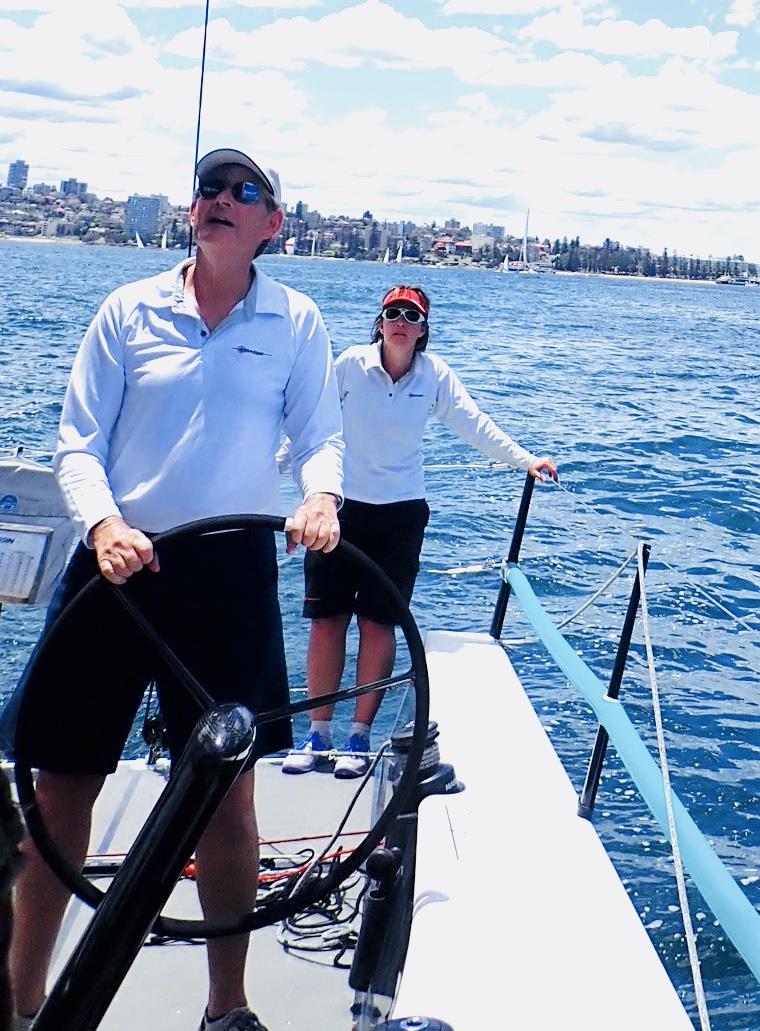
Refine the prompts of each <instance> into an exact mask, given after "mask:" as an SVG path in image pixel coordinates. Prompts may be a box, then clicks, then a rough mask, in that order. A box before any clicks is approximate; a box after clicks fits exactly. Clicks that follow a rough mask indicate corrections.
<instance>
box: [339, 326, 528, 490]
mask: <svg viewBox="0 0 760 1031" xmlns="http://www.w3.org/2000/svg"><path fill="white" fill-rule="evenodd" d="M335 371H336V374H337V377H338V391H339V393H340V402H341V407H342V408H343V436H344V439H345V442H346V451H345V454H344V457H343V484H344V493H345V496H346V497H347V498H353V500H355V501H366V502H369V503H370V504H374V505H381V504H387V503H389V502H392V501H409V500H412V499H414V498H424V497H425V477H424V474H423V471H422V438H423V434H424V432H425V425H426V423H427V421H428V419H429V418H430V416H431V415H435V416H436V418H438V419H439V420H440V421H441V422H442V423H443V424H444V426H447V427H448V428H449V429H450V430H452V432H454V433H456V434H457V435H458V436H459V437H461V438H462V440H464V441H466V442H467V443H468V444H471V445H472V446H473V447H475V448H477V449H478V450H479V451H482V452H483V453H484V454H485V455H488V457H489V458H492V459H494V460H495V461H497V462H506V463H507V464H509V465H511V466H513V467H514V468H516V469H527V468H528V466H529V465H531V464H532V463H533V462H535V461H536V456H535V455H533V454H531V453H530V452H529V451H526V450H525V448H523V447H520V445H519V444H517V443H515V441H514V440H512V439H511V437H508V436H507V434H506V433H504V432H502V430H500V429H499V427H498V426H497V425H496V423H495V422H494V421H493V419H490V418H489V417H488V416H487V415H486V414H485V413H484V412H481V410H480V409H479V408H478V406H477V404H476V403H475V402H474V401H473V399H472V398H471V397H470V395H469V394H468V393H467V391H466V390H465V388H464V387H463V386H462V383H461V382H460V380H459V379H458V377H457V376H456V374H455V373H454V372H453V371H452V370H451V369H450V368H449V366H448V365H447V364H446V362H445V361H443V359H442V358H439V357H438V356H437V355H434V354H428V353H427V352H426V351H418V352H417V354H415V356H414V361H413V362H412V367H411V368H410V370H409V371H408V372H407V373H406V374H405V375H404V376H402V377H401V379H400V380H398V381H397V382H396V383H394V382H393V380H392V378H391V377H390V376H389V375H388V373H387V372H386V371H385V369H384V368H383V365H382V360H381V351H380V343H375V344H364V345H357V346H355V347H349V348H347V349H346V350H345V351H343V352H342V354H340V355H339V356H338V358H337V359H336V362H335Z"/></svg>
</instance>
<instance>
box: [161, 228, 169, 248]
mask: <svg viewBox="0 0 760 1031" xmlns="http://www.w3.org/2000/svg"><path fill="white" fill-rule="evenodd" d="M167 249H168V245H167V232H166V230H165V229H164V231H163V233H162V234H161V250H162V251H165V250H167Z"/></svg>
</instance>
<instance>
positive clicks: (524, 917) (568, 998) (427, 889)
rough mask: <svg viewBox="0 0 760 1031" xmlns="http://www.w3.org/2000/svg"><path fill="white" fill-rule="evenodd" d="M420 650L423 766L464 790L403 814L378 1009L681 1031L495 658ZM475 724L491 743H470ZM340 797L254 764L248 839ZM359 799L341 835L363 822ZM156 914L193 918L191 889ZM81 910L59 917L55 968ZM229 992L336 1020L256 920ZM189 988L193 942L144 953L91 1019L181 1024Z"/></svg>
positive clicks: (294, 828) (120, 792)
mask: <svg viewBox="0 0 760 1031" xmlns="http://www.w3.org/2000/svg"><path fill="white" fill-rule="evenodd" d="M426 652H427V658H428V665H429V669H430V680H431V717H432V718H433V719H435V720H436V721H437V722H438V724H439V729H440V738H439V744H440V750H441V757H442V760H443V761H445V762H451V763H453V765H454V766H455V769H456V773H457V775H458V777H459V779H460V780H461V781H462V782H463V783H464V785H465V790H464V791H463V792H461V793H459V794H454V795H450V794H447V795H443V796H442V795H436V796H432V797H430V798H427V799H426V800H425V801H424V802H423V803H422V806H421V808H420V828H419V830H420V833H419V842H418V854H417V868H416V884H415V905H414V912H415V916H414V920H413V925H412V934H411V940H410V946H409V952H408V957H407V963H406V967H405V971H404V976H403V979H402V983H401V987H400V991H399V995H398V999H397V1004H396V1006H395V1008H394V1016H395V1017H397V1018H401V1017H408V1016H411V1015H414V1014H425V1015H427V1016H430V1017H434V1018H437V1019H439V1020H442V1021H446V1022H447V1023H448V1024H449V1025H451V1026H452V1027H453V1028H454V1029H455V1031H481V1029H482V1028H485V1027H496V1028H504V1029H505V1031H506V1029H512V1028H514V1029H518V1028H519V1029H520V1031H547V1029H549V1028H552V1029H554V1028H564V1029H568V1031H575V1029H578V1031H580V1029H582V1031H609V1028H610V1027H614V1028H615V1031H645V1029H647V1028H649V1027H651V1028H653V1029H656V1031H693V1025H692V1023H691V1021H690V1020H689V1018H688V1016H687V1014H686V1012H685V1010H684V1009H683V1006H682V1005H681V1002H680V1000H679V998H678V995H677V993H676V991H675V989H674V987H673V986H672V984H671V982H670V980H669V979H668V977H667V974H666V972H665V970H664V968H663V967H662V964H661V962H660V960H659V957H658V956H657V953H656V951H655V949H654V947H653V946H652V944H651V942H650V940H649V938H648V936H647V934H646V931H645V929H644V927H643V925H642V923H641V921H640V919H639V917H638V915H637V913H636V911H635V909H634V907H633V905H632V903H631V901H630V899H629V898H628V895H627V894H626V892H625V889H624V887H623V885H622V884H621V882H620V879H619V878H618V876H617V873H616V872H615V870H614V868H613V866H612V863H611V862H610V859H609V857H608V856H607V854H606V852H605V851H604V848H603V846H602V844H601V842H600V841H599V839H598V837H597V835H596V832H595V830H594V828H593V826H592V825H591V824H590V823H588V822H587V821H584V820H581V819H580V818H578V817H577V815H576V806H577V798H576V794H575V791H574V789H573V787H572V785H571V783H570V781H569V779H568V777H567V775H566V773H565V771H564V769H563V767H562V765H561V763H560V761H559V759H558V757H557V755H556V753H555V752H554V749H553V748H552V745H551V743H550V741H549V739H548V737H547V735H546V733H545V732H544V730H543V728H542V727H541V724H540V721H539V719H538V717H537V715H536V713H535V711H534V709H533V707H532V705H531V704H530V701H529V700H528V698H527V695H526V694H525V692H524V690H523V687H522V685H521V684H520V682H519V680H518V678H517V676H516V674H515V672H514V670H513V668H512V666H511V664H510V662H509V660H508V658H507V656H506V655H505V653H504V651H503V649H502V648H501V647H500V645H498V644H497V643H496V642H494V641H493V640H492V639H491V638H490V637H489V636H488V635H485V634H454V633H446V632H433V633H429V634H428V635H427V639H426ZM484 720H487V721H488V724H489V726H491V727H494V728H497V729H498V734H497V735H489V740H491V741H494V740H498V747H494V746H489V747H484V745H483V740H484V738H483V733H482V728H483V721H484ZM163 784H164V778H163V776H161V775H160V774H158V773H155V772H152V771H150V770H148V769H146V767H145V766H144V764H142V763H124V764H122V765H121V767H120V769H119V772H118V773H117V774H116V775H115V776H114V777H112V778H110V781H109V783H108V785H107V788H106V790H105V792H104V794H103V795H102V796H101V798H100V800H99V801H98V805H97V808H96V818H95V832H94V835H93V844H92V851H94V852H101V853H107V854H108V853H119V852H123V851H124V850H125V849H126V848H127V847H128V845H129V842H130V841H131V840H132V838H133V837H134V834H135V832H136V830H137V829H138V828H139V826H140V825H141V823H142V821H143V819H144V817H145V814H146V813H147V812H148V810H149V808H150V806H151V805H152V804H153V801H154V800H155V798H156V797H157V796H158V794H159V792H160V791H161V789H162V787H163ZM355 789H356V782H353V781H339V780H336V779H335V778H334V777H332V776H330V775H329V774H325V773H316V772H315V773H309V774H306V775H302V776H298V777H292V776H291V777H288V776H283V775H282V773H281V771H280V764H279V762H278V761H277V760H272V761H269V760H265V761H262V762H261V763H259V765H258V766H257V785H256V798H257V812H258V815H259V831H260V835H261V837H262V839H263V840H264V841H276V840H278V839H283V838H286V839H287V838H292V837H294V836H298V837H306V836H308V835H322V834H326V833H327V834H329V833H331V832H332V831H333V830H334V828H335V827H336V826H337V825H338V822H339V821H340V819H341V817H342V815H343V813H344V812H345V808H346V806H347V804H348V802H349V800H350V798H351V797H352V796H353V793H354V791H355ZM370 796H371V792H369V791H367V792H366V793H365V797H363V798H362V800H361V802H360V804H359V806H358V807H357V809H356V810H355V811H354V813H353V815H352V817H351V819H350V820H349V823H348V825H347V827H346V831H347V832H350V831H357V830H359V831H363V830H366V828H367V827H368V826H369V822H370V815H369V814H370V809H371V797H370ZM356 840H357V839H356V838H352V837H348V838H347V839H345V841H344V843H345V844H347V845H348V846H351V845H355V844H356ZM311 844H314V842H311ZM316 844H317V847H319V844H320V842H317V843H316ZM288 847H289V846H287V845H286V844H284V843H283V844H281V845H276V846H275V848H285V849H287V848H288ZM495 856H496V857H498V862H495V861H494V857H495ZM166 911H167V912H169V913H170V914H171V915H173V916H197V901H196V893H195V888H194V885H193V884H192V883H191V882H189V881H183V882H181V883H180V884H179V885H178V887H177V889H176V891H175V895H174V897H173V899H172V900H171V902H170V904H169V906H167V910H166ZM88 913H89V911H87V913H85V912H84V911H83V907H81V906H80V905H79V904H78V903H75V904H74V905H73V906H72V907H71V908H70V910H69V913H68V914H67V917H66V921H65V923H64V928H63V931H62V935H61V942H60V945H59V952H58V955H57V958H56V970H57V969H60V966H61V963H62V961H63V958H64V956H65V955H66V954H67V952H68V951H69V950H70V949H71V948H72V947H73V944H74V942H75V941H76V938H77V936H78V935H79V934H80V933H81V931H82V929H83V927H84V926H85V922H86V919H87V915H88ZM349 958H350V957H349ZM104 959H105V958H104ZM329 962H330V960H329V958H328V963H329ZM247 987H248V991H249V996H250V999H251V1004H252V1005H253V1007H254V1008H255V1009H256V1010H257V1011H258V1012H259V1014H260V1016H261V1018H262V1020H264V1022H265V1023H266V1024H267V1026H268V1027H269V1028H270V1031H284V1029H292V1031H307V1029H308V1031H317V1029H318V1031H350V1028H351V1026H352V1021H351V1017H350V1012H349V1008H350V1005H351V1003H352V1001H353V993H352V992H351V990H350V989H349V987H348V976H347V972H346V971H342V970H338V969H335V968H333V967H331V966H329V965H316V964H313V963H309V962H304V961H303V960H300V959H297V958H295V957H294V956H293V955H288V954H286V953H285V951H284V950H283V949H282V946H281V945H280V944H279V943H278V942H277V940H276V932H275V930H274V929H272V928H265V929H263V930H261V931H257V932H255V933H254V935H253V943H252V949H251V954H250V958H249V963H248V968H247ZM205 993H206V960H205V949H204V948H203V947H202V946H200V945H186V944H168V945H161V946H157V947H152V946H148V947H144V948H143V949H142V950H141V952H140V955H139V957H138V959H137V960H136V962H135V964H134V966H133V968H132V970H131V971H130V973H129V975H128V977H127V979H126V980H125V982H124V984H123V986H122V988H121V990H120V992H119V993H118V995H117V997H116V999H115V1000H114V1002H113V1004H112V1005H111V1007H110V1009H109V1011H108V1013H107V1014H106V1017H105V1019H104V1021H103V1023H102V1024H101V1027H102V1028H103V1029H104V1031H131V1029H133V1028H136V1027H144V1028H151V1029H155V1031H186V1029H190V1031H195V1029H196V1028H197V1026H198V1023H199V1022H200V1017H201V1014H202V1011H203V1006H204V1002H205Z"/></svg>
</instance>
